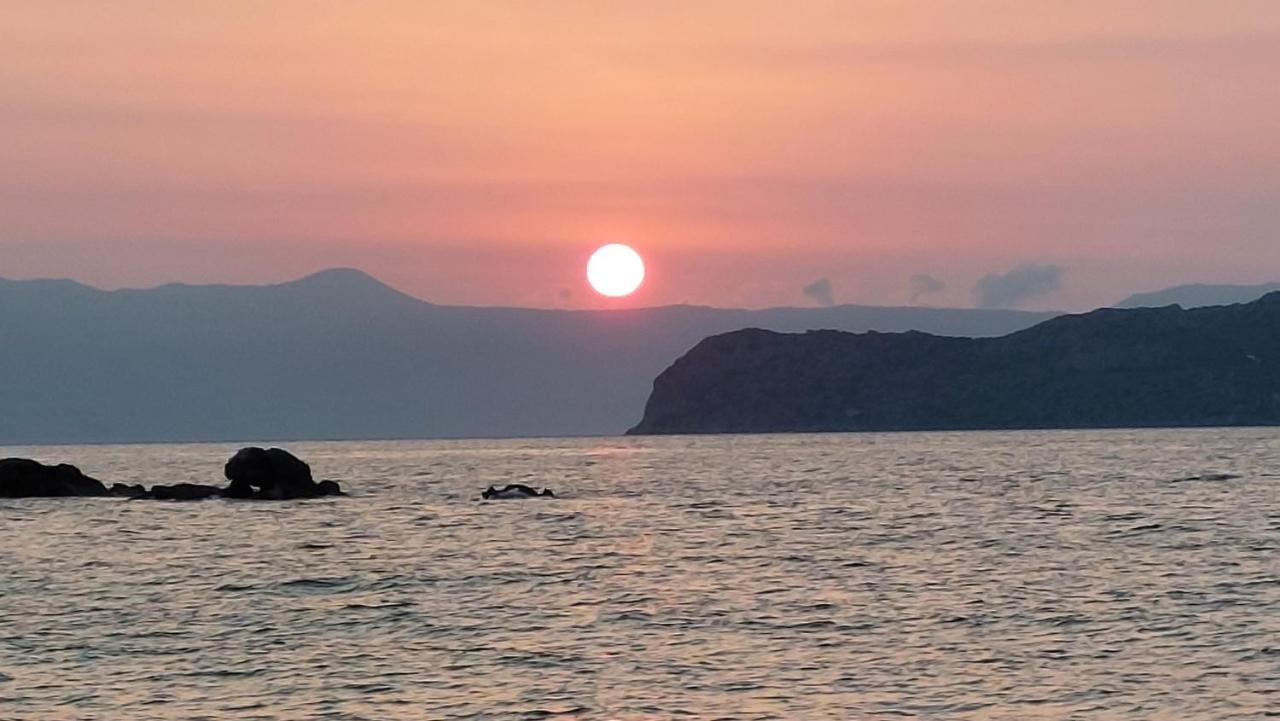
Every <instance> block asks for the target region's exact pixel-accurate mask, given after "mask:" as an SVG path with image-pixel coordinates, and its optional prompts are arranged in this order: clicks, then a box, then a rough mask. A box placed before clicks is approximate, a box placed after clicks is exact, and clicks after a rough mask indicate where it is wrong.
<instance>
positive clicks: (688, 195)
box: [0, 0, 1280, 308]
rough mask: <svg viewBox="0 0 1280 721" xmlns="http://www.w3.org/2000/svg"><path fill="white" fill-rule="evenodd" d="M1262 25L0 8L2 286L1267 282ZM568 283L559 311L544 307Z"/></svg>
mask: <svg viewBox="0 0 1280 721" xmlns="http://www.w3.org/2000/svg"><path fill="white" fill-rule="evenodd" d="M1277 68H1280V3H1276V2H1274V0H1255V1H1243V0H1236V1H1231V0H1225V1H1213V2H1210V1H1208V0H1197V1H1195V2H1189V1H1186V0H1160V2H1158V3H1157V2H1151V1H1150V0H1140V1H1132V0H1128V1H1127V0H1108V1H1107V2H1092V1H1083V2H1070V3H1064V2H1061V1H1060V0H1009V1H1006V2H991V1H982V0H967V1H966V2H952V1H950V0H938V1H932V2H930V1H925V0H919V1H916V2H901V1H892V2H890V1H888V0H879V1H860V0H842V1H839V2H819V1H813V0H805V1H804V2H752V1H750V0H738V1H737V2H718V1H717V2H712V1H704V2H697V3H689V2H646V3H636V2H612V1H608V0H596V1H594V2H547V3H530V2H484V3H431V2H422V1H416V2H409V1H406V2H347V3H338V2H319V1H307V2H284V1H281V0H274V1H273V2H269V3H262V2H255V3H249V2H225V1H219V2H212V1H206V0H188V1H185V2H180V3H173V2H134V1H130V0H114V1H113V2H97V1H94V2H72V1H60V2H27V1H26V0H18V1H16V2H13V1H11V2H6V3H3V4H0V168H3V170H4V172H3V173H0V276H4V277H31V276H50V275H53V276H71V277H74V278H77V279H80V280H83V281H86V282H90V283H93V284H97V285H102V286H109V287H111V286H120V285H148V284H157V283H162V282H167V281H173V280H182V281H237V282H260V281H269V280H280V279H287V278H291V277H294V276H298V275H301V274H303V273H306V272H310V271H312V270H316V269H320V268H324V267H330V266H336V265H345V266H355V267H360V268H363V269H365V270H367V271H369V272H371V273H373V274H375V275H378V276H379V277H382V278H383V279H385V280H387V281H389V282H391V283H393V284H395V285H397V286H399V287H401V288H403V289H405V290H407V291H409V292H412V293H414V294H416V295H419V296H421V297H424V298H426V299H429V300H433V301H438V302H447V303H475V304H518V305H539V306H558V305H569V306H573V307H582V306H588V305H601V302H600V301H598V300H597V299H596V298H595V297H594V296H593V295H592V294H591V293H590V291H589V290H588V289H587V288H586V285H585V280H584V277H583V265H584V264H585V259H586V257H587V255H589V253H590V251H591V249H592V248H593V247H595V246H596V245H599V244H603V243H605V242H611V241H623V242H630V243H631V244H633V245H635V246H636V247H637V248H638V249H639V250H641V252H642V253H644V255H645V256H646V258H647V260H648V261H649V264H650V271H651V276H650V283H649V284H648V285H647V286H646V287H645V289H644V290H643V291H642V292H641V293H640V294H638V295H637V296H636V297H634V298H632V299H630V300H628V301H626V303H628V304H654V303H668V302H686V301H687V302H698V303H709V304H716V305H750V306H761V305H782V304H800V303H805V302H808V301H807V299H806V298H805V297H804V296H802V294H801V288H802V287H804V286H805V285H807V284H808V283H810V282H811V281H813V280H816V279H818V278H823V277H825V278H828V279H829V280H830V282H831V284H832V287H833V290H834V295H835V299H836V300H837V301H839V302H867V303H906V302H909V301H910V300H911V290H910V284H909V278H910V277H911V276H912V275H916V274H928V275H930V276H933V277H936V278H937V279H940V280H942V281H944V282H945V283H946V288H945V289H944V290H941V291H937V292H934V293H931V294H928V295H927V296H924V297H921V298H917V300H918V301H920V302H928V303H931V304H936V305H944V304H949V305H971V304H972V303H973V302H974V299H973V295H972V293H971V289H972V288H973V286H974V284H975V282H976V281H977V280H978V279H979V278H981V277H982V276H984V275H987V274H990V273H1002V272H1004V271H1007V270H1009V269H1011V268H1013V267H1015V266H1018V265H1021V264H1025V263H1037V264H1046V265H1058V266H1061V267H1063V268H1064V273H1063V275H1062V280H1061V288H1059V289H1057V290H1055V291H1052V292H1050V293H1048V294H1046V295H1043V296H1040V297H1031V298H1028V299H1027V300H1026V301H1025V302H1024V303H1023V305H1024V306H1025V307H1040V308H1044V307H1058V308H1079V307H1086V306H1091V305H1097V304H1100V303H1105V302H1109V301H1114V300H1117V299H1118V298H1119V297H1121V296H1124V295H1127V294H1128V293H1129V292H1131V291H1135V290H1149V289H1153V288H1156V287H1160V286H1162V285H1167V284H1172V283H1176V282H1187V281H1213V282H1222V281H1235V282H1261V281H1266V280H1278V279H1280V232H1278V231H1280V92H1277V91H1276V89H1275V85H1276V80H1275V74H1276V69H1277ZM565 291H568V294H567V300H566V294H565Z"/></svg>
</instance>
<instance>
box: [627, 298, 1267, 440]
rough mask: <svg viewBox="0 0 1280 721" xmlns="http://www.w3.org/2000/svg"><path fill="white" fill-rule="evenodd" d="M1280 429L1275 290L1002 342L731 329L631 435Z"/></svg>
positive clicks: (1105, 318) (668, 378)
mask: <svg viewBox="0 0 1280 721" xmlns="http://www.w3.org/2000/svg"><path fill="white" fill-rule="evenodd" d="M1241 425H1265V426H1269V425H1280V293H1272V294H1269V295H1267V296H1264V297H1263V298H1261V299H1259V300H1257V301H1255V302H1253V303H1248V304H1241V305H1231V306H1218V307H1210V308H1198V309H1194V310H1183V309H1182V308H1180V307H1178V306H1169V307H1165V308H1139V309H1133V310H1117V309H1103V310H1098V311H1094V312H1092V313H1087V314H1083V315H1074V316H1062V317H1060V318H1055V319H1053V320H1049V321H1046V322H1044V323H1041V324H1040V325H1038V326H1035V327H1033V328H1030V329H1028V330H1025V331H1020V332H1017V333H1013V334H1011V335H1007V336H1003V337H1000V338H989V339H971V338H946V337H940V336H933V335H928V334H925V333H893V334H886V333H865V334H852V333H842V332H836V331H811V332H809V333H803V334H781V333H772V332H768V331H763V330H742V331H737V332H734V333H727V334H724V335H719V336H714V337H711V338H708V339H706V340H704V341H702V342H701V343H699V344H698V345H697V346H696V347H695V348H694V349H693V350H691V351H689V353H688V354H686V355H685V356H684V357H682V358H680V359H679V360H678V361H676V362H675V364H674V365H672V366H671V367H670V368H668V369H667V370H666V371H664V372H663V373H662V374H661V375H660V376H658V378H657V380H655V381H654V387H653V393H652V394H651V395H650V397H649V401H648V404H647V405H646V407H645V411H644V418H643V420H642V421H641V422H640V424H639V425H637V426H636V427H635V428H633V429H632V430H631V431H630V433H633V434H658V433H769V432H796V431H896V430H976V429H1018V428H1114V427H1178V426H1241Z"/></svg>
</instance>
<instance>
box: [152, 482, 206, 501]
mask: <svg viewBox="0 0 1280 721" xmlns="http://www.w3.org/2000/svg"><path fill="white" fill-rule="evenodd" d="M221 496H222V489H221V488H218V487H217V486H206V485H202V484H199V483H177V484H174V485H172V486H152V487H151V490H150V491H148V492H147V493H146V495H144V496H140V498H151V499H154V500H157V501H203V500H204V499H206V498H220V497H221Z"/></svg>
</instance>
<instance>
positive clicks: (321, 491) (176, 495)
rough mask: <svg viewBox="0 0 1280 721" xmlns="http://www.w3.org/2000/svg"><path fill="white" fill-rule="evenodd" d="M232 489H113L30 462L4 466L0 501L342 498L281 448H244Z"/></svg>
mask: <svg viewBox="0 0 1280 721" xmlns="http://www.w3.org/2000/svg"><path fill="white" fill-rule="evenodd" d="M224 472H225V474H226V476H227V480H229V481H230V482H231V485H229V486H227V487H226V488H219V487H218V486H209V485H203V484H198V483H177V484H174V485H156V486H152V487H151V489H150V490H148V489H146V488H145V487H143V486H142V485H140V484H134V485H126V484H123V483H115V484H112V486H111V488H110V489H108V488H107V487H106V486H105V485H103V484H102V482H101V481H98V480H96V479H94V478H90V477H89V476H86V475H84V474H83V473H81V472H80V469H78V468H76V467H75V466H71V465H67V464H65V463H64V464H61V465H57V466H48V465H45V464H43V463H39V462H37V461H33V460H30V459H26V458H6V459H4V460H0V498H36V497H59V496H116V497H120V498H132V499H151V500H157V501H199V500H204V499H206V498H244V499H255V500H271V501H280V500H292V499H299V498H320V497H322V496H342V495H346V494H344V493H343V492H342V488H341V487H340V486H339V485H338V484H337V483H336V482H334V481H321V482H319V483H316V482H315V481H314V480H312V478H311V467H310V466H308V465H307V464H306V463H304V462H302V461H301V460H299V459H298V458H297V457H296V456H294V455H293V454H291V453H289V452H288V451H285V450H282V449H280V448H270V449H266V450H264V449H262V448H243V449H241V450H240V451H239V452H237V453H236V454H235V455H234V456H232V457H231V460H229V461H227V464H226V466H225V468H224Z"/></svg>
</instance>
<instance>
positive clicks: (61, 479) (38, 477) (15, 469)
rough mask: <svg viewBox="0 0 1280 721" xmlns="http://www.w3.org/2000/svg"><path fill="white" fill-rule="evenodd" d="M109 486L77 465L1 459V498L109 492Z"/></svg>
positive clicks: (98, 494) (90, 494)
mask: <svg viewBox="0 0 1280 721" xmlns="http://www.w3.org/2000/svg"><path fill="white" fill-rule="evenodd" d="M105 495H108V491H107V487H106V486H104V485H102V482H101V481H99V480H97V479H94V478H90V477H89V476H86V475H85V474H83V473H81V472H80V469H79V468H76V467H75V466H72V465H68V464H66V463H62V464H59V465H56V466H46V465H45V464H43V463H40V462H38V461H33V460H30V459H28V458H5V459H3V460H0V498H38V497H65V496H105Z"/></svg>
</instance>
